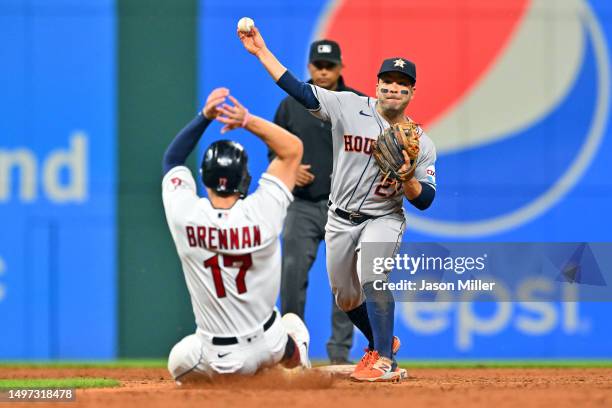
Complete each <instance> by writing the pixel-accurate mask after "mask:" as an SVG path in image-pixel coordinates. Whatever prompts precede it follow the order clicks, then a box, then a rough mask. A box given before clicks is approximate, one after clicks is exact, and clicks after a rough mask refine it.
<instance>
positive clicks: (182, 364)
mask: <svg viewBox="0 0 612 408" xmlns="http://www.w3.org/2000/svg"><path fill="white" fill-rule="evenodd" d="M201 354H202V344H201V342H200V340H199V339H198V338H197V336H196V335H195V334H192V335H189V336H187V337H185V338H184V339H182V340H181V341H179V342H178V343H177V344H175V345H174V347H172V350H170V355H169V356H168V371H169V372H170V375H172V378H174V379H179V378H180V377H182V376H184V375H185V374H187V373H188V372H190V371H191V370H193V368H194V367H195V366H197V365H198V363H199V362H200V359H201Z"/></svg>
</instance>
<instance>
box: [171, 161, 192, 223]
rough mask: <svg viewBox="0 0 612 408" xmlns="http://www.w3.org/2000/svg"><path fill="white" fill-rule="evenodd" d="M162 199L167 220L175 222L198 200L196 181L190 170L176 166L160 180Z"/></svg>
mask: <svg viewBox="0 0 612 408" xmlns="http://www.w3.org/2000/svg"><path fill="white" fill-rule="evenodd" d="M162 199H163V202H164V208H165V210H166V216H167V218H168V222H177V221H179V220H180V217H181V216H182V215H185V214H187V213H188V210H189V209H190V208H191V207H193V206H194V205H195V204H196V203H197V202H198V200H199V197H198V193H197V188H196V183H195V180H194V179H193V175H192V174H191V171H190V170H189V169H188V168H187V167H185V166H176V167H174V168H172V169H170V171H168V173H166V175H165V176H164V179H163V180H162Z"/></svg>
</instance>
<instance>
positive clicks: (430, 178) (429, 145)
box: [414, 132, 436, 189]
mask: <svg viewBox="0 0 612 408" xmlns="http://www.w3.org/2000/svg"><path fill="white" fill-rule="evenodd" d="M420 149H421V152H420V154H419V158H418V162H417V167H416V169H415V170H414V177H415V178H416V179H417V180H418V181H421V182H423V183H427V184H429V185H430V186H432V187H433V188H434V189H435V188H436V147H435V146H434V144H433V142H432V140H431V139H430V138H429V137H428V136H427V135H426V134H425V133H424V132H423V134H422V135H421V142H420Z"/></svg>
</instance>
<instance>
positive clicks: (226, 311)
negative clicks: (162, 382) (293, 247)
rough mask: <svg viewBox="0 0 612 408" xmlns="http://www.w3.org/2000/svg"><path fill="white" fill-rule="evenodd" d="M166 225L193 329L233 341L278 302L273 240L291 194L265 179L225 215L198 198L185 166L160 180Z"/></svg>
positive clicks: (275, 242)
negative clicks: (180, 269)
mask: <svg viewBox="0 0 612 408" xmlns="http://www.w3.org/2000/svg"><path fill="white" fill-rule="evenodd" d="M162 190H163V191H162V197H163V202H164V208H165V211H166V219H167V221H168V226H169V228H170V232H171V234H172V238H173V239H174V243H175V245H176V249H177V252H178V254H179V257H180V259H181V264H182V266H183V272H184V274H185V280H186V282H187V288H188V290H189V294H190V295H191V303H192V307H193V313H194V315H195V318H196V324H197V326H198V330H200V331H203V332H204V333H205V334H209V335H213V336H226V337H227V336H239V335H244V334H248V333H250V332H252V331H254V330H256V329H258V328H260V327H261V325H262V324H263V323H264V322H265V321H266V320H267V319H268V318H269V317H270V315H271V314H272V310H273V308H274V305H275V303H276V299H277V297H278V292H279V288H280V277H281V257H280V245H279V240H278V235H279V233H280V232H281V229H282V226H283V221H284V219H285V216H286V213H287V207H288V206H289V204H290V203H291V201H292V200H293V196H292V195H291V192H290V191H289V190H288V189H287V187H286V186H285V185H284V184H283V183H282V182H281V181H280V180H279V179H277V178H276V177H274V176H272V175H270V174H267V173H264V174H263V175H262V177H261V179H260V180H259V186H258V188H257V190H256V191H255V192H254V193H253V194H251V195H249V196H248V197H246V198H245V199H241V200H238V201H237V202H236V203H235V204H234V206H233V207H232V208H230V209H216V208H214V207H213V206H212V204H211V202H210V201H209V200H208V199H207V198H200V197H198V195H197V190H196V183H195V180H194V179H193V176H192V175H191V172H190V171H189V169H188V168H187V167H184V166H178V167H175V168H173V169H171V170H170V171H169V172H168V173H167V174H166V175H165V176H164V179H163V181H162Z"/></svg>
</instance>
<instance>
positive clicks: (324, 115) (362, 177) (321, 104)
mask: <svg viewBox="0 0 612 408" xmlns="http://www.w3.org/2000/svg"><path fill="white" fill-rule="evenodd" d="M238 36H239V38H240V40H241V41H242V43H243V45H244V47H245V48H246V49H247V51H249V52H250V53H251V54H253V55H255V56H256V57H258V59H259V60H260V62H261V63H262V64H263V66H264V67H265V68H266V70H267V71H268V73H269V74H270V76H272V78H273V79H274V81H275V82H276V83H277V85H278V86H280V87H281V88H282V89H283V90H285V91H286V92H287V93H288V94H289V95H291V96H293V97H294V98H295V99H296V100H298V101H299V102H300V103H302V105H304V107H305V108H306V109H308V110H310V111H311V112H312V113H313V114H314V115H315V116H317V117H319V118H321V119H323V120H326V121H330V122H331V125H332V137H333V141H332V143H333V153H334V162H333V175H332V185H331V194H330V202H329V215H328V221H327V225H326V236H325V241H326V245H327V271H328V274H329V282H330V285H331V288H332V292H333V293H334V294H335V297H336V302H337V304H338V307H340V309H342V310H343V311H345V312H346V313H347V315H348V316H349V318H350V319H351V321H352V322H353V324H354V325H355V326H357V328H359V329H360V331H361V332H362V333H363V334H364V335H365V336H366V338H367V339H368V342H369V344H368V349H367V350H366V353H365V354H364V356H363V358H362V359H361V361H360V362H359V363H358V364H357V366H356V367H355V370H354V372H353V374H352V375H351V378H352V379H353V380H355V381H367V382H375V381H399V380H401V379H402V378H405V377H406V371H405V370H403V369H400V368H399V367H397V362H396V361H395V354H396V353H397V350H398V349H399V345H400V342H399V339H398V338H397V337H395V336H393V319H394V310H395V304H394V299H393V294H392V293H391V291H389V290H388V289H386V288H385V289H382V290H375V289H374V281H376V280H386V278H387V276H386V275H383V276H380V275H375V274H374V273H373V272H372V267H371V266H372V264H371V263H369V262H367V260H364V262H362V259H361V253H362V251H361V249H362V248H361V247H362V244H363V243H367V242H377V243H379V244H378V245H379V247H380V251H381V253H377V254H376V255H377V256H381V257H392V256H394V255H395V253H396V251H397V248H398V245H399V242H400V240H401V237H402V234H403V232H404V229H405V216H404V210H403V202H402V196H404V197H406V198H407V200H408V201H409V202H410V203H411V204H412V205H414V206H415V207H416V208H419V209H420V210H424V209H426V208H428V207H429V206H430V205H431V203H432V201H433V199H434V196H435V185H436V184H435V161H436V152H435V147H434V145H433V142H432V141H431V139H430V138H429V137H428V136H427V135H426V134H425V133H424V132H423V131H422V129H419V132H420V154H419V157H418V159H417V166H416V168H415V170H414V171H413V173H412V174H411V175H410V177H408V178H407V180H406V181H404V182H403V183H402V184H401V185H400V186H399V187H400V188H399V189H397V188H396V187H397V186H391V185H389V184H387V183H385V182H384V179H383V178H382V177H381V173H380V169H379V168H378V166H377V165H376V163H375V160H374V158H373V157H372V154H371V153H372V142H373V141H375V140H376V139H377V137H378V135H379V134H381V133H382V132H383V131H384V130H385V129H386V128H388V127H390V126H391V125H393V124H395V123H402V122H406V121H408V120H409V119H408V118H406V117H405V116H404V110H405V109H406V107H407V106H408V104H409V102H410V101H411V99H412V97H413V96H414V92H415V84H416V67H415V65H414V64H413V63H412V62H410V61H409V60H407V59H405V58H390V59H386V60H384V61H383V63H382V65H381V68H380V70H379V73H378V80H377V83H376V97H377V98H376V99H373V98H369V97H366V96H359V95H356V94H353V93H350V92H333V91H328V90H325V89H323V88H320V87H317V86H314V85H310V84H307V83H304V82H301V81H299V80H297V79H296V78H295V77H294V76H293V75H292V74H291V73H290V72H289V71H288V70H287V69H286V68H285V67H284V66H283V65H282V64H281V63H280V62H279V61H278V60H277V59H276V57H275V56H274V55H273V54H272V52H271V51H270V50H269V49H268V48H267V47H266V44H265V42H264V40H263V38H262V36H261V34H260V33H259V30H258V29H257V28H256V27H253V28H252V29H251V30H250V31H249V32H241V31H238ZM407 164H409V163H407ZM362 265H364V268H362ZM364 269H365V270H364ZM379 287H380V286H379Z"/></svg>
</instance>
